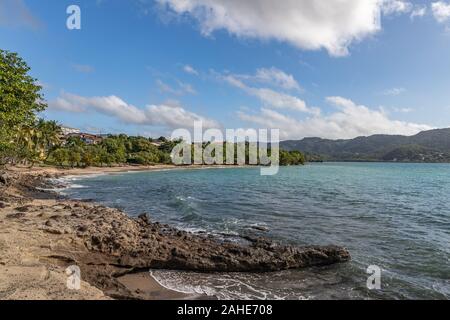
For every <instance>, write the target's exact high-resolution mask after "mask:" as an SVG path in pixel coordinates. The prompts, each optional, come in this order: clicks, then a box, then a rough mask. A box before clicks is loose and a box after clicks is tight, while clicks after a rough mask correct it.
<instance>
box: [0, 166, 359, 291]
mask: <svg viewBox="0 0 450 320" xmlns="http://www.w3.org/2000/svg"><path fill="white" fill-rule="evenodd" d="M205 168H219V167H218V166H210V167H205V166H198V167H176V166H152V167H147V166H146V167H130V166H126V167H114V168H94V170H92V169H91V170H90V169H73V170H71V169H69V170H61V169H58V168H53V167H36V168H32V169H26V168H20V167H19V168H17V167H16V168H14V169H11V168H9V169H8V170H7V171H4V172H3V173H2V172H1V171H0V227H1V228H0V230H1V231H0V299H111V298H115V299H206V298H208V297H205V296H198V295H190V294H184V293H179V292H177V291H173V290H170V289H167V288H165V287H163V286H161V285H160V284H159V283H158V282H157V280H156V279H154V278H153V277H151V275H150V272H149V270H151V269H169V270H184V271H188V270H190V271H196V272H213V271H218V272H240V271H242V272H244V271H245V272H270V271H279V270H287V269H293V268H303V267H308V266H315V265H328V264H333V263H339V262H345V261H348V260H349V259H350V255H349V253H348V251H346V249H344V248H341V247H336V246H320V247H319V246H308V247H291V246H283V245H280V244H277V243H274V242H272V241H270V240H268V239H264V238H262V237H253V238H252V237H244V238H243V239H245V241H246V243H247V244H246V245H242V244H240V245H238V244H234V243H229V242H227V241H224V240H219V239H216V238H215V237H211V236H207V235H198V234H192V233H189V232H185V231H181V230H178V229H176V228H172V227H171V226H168V225H162V224H160V223H158V222H153V221H151V220H150V219H149V217H148V214H145V215H141V216H139V217H138V218H136V219H135V218H131V217H129V216H128V215H127V214H126V213H124V212H122V211H120V210H116V209H113V208H108V207H105V206H101V205H98V204H96V203H93V202H86V201H79V200H71V199H66V198H63V197H61V196H59V195H58V194H56V193H55V192H52V191H48V189H50V188H54V187H55V186H54V185H53V184H52V183H51V182H50V181H49V180H50V179H52V178H60V177H64V176H70V175H72V176H76V175H89V174H98V173H101V174H103V173H106V174H109V173H122V172H130V171H131V172H133V171H157V170H166V169H169V170H173V169H205ZM224 168H230V167H229V166H228V167H224ZM24 248H25V249H24ZM69 265H77V266H79V267H80V269H81V274H82V290H79V291H73V290H67V288H66V286H65V284H66V280H67V275H66V274H65V268H66V267H67V266H69ZM142 270H145V272H142ZM29 275H33V276H32V277H31V279H30V277H29Z"/></svg>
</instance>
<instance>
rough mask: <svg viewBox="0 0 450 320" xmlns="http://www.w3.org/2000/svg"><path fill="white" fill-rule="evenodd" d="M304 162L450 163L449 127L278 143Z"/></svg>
mask: <svg viewBox="0 0 450 320" xmlns="http://www.w3.org/2000/svg"><path fill="white" fill-rule="evenodd" d="M280 147H281V148H282V149H285V150H288V151H291V150H298V151H302V152H304V153H305V154H306V156H307V159H308V158H309V159H313V160H316V161H317V159H319V158H321V159H323V160H324V161H399V162H450V128H448V129H436V130H429V131H422V132H420V133H418V134H416V135H414V136H400V135H373V136H369V137H357V138H354V139H348V140H329V139H321V138H305V139H303V140H288V141H282V142H281V143H280Z"/></svg>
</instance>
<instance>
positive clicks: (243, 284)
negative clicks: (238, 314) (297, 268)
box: [150, 270, 308, 300]
mask: <svg viewBox="0 0 450 320" xmlns="http://www.w3.org/2000/svg"><path fill="white" fill-rule="evenodd" d="M150 274H151V276H152V277H153V278H154V279H155V281H157V282H158V283H159V284H160V285H161V286H163V287H164V288H167V289H169V290H174V291H178V292H182V293H185V294H198V295H207V296H214V297H217V298H218V299H219V300H236V299H239V300H267V299H271V300H285V299H298V300H306V299H308V298H307V297H305V296H301V295H298V294H295V295H293V294H292V292H290V291H289V290H285V289H283V288H281V289H275V288H268V287H267V285H268V284H269V282H270V278H271V274H265V275H258V274H250V273H241V274H235V273H212V274H203V273H197V272H186V271H171V270H152V271H150Z"/></svg>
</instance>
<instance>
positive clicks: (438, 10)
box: [431, 1, 450, 23]
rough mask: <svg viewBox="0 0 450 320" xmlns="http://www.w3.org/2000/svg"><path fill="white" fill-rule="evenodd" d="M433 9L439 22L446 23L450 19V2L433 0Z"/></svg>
mask: <svg viewBox="0 0 450 320" xmlns="http://www.w3.org/2000/svg"><path fill="white" fill-rule="evenodd" d="M431 11H432V12H433V16H434V18H435V19H436V21H437V22H439V23H445V22H447V21H448V20H450V3H447V2H445V1H438V2H433V3H432V4H431Z"/></svg>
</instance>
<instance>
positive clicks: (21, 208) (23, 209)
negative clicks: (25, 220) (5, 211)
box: [16, 206, 30, 212]
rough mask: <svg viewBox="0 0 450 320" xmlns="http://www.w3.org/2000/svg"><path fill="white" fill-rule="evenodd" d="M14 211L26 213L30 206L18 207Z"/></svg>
mask: <svg viewBox="0 0 450 320" xmlns="http://www.w3.org/2000/svg"><path fill="white" fill-rule="evenodd" d="M16 210H17V211H19V212H28V211H29V210H30V206H23V207H18V208H16Z"/></svg>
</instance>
